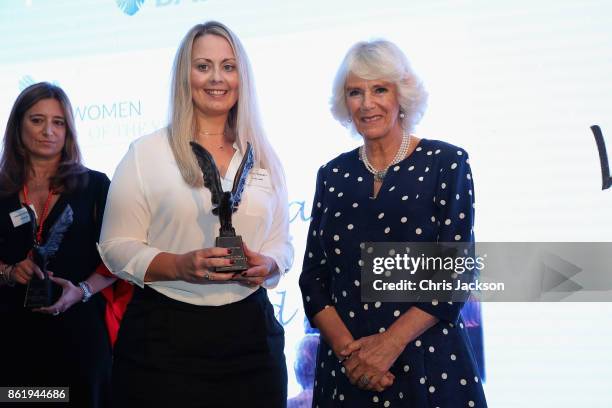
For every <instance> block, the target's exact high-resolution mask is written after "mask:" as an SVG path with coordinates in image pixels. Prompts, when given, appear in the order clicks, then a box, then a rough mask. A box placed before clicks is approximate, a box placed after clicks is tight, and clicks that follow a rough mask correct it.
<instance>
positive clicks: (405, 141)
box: [359, 134, 410, 182]
mask: <svg viewBox="0 0 612 408" xmlns="http://www.w3.org/2000/svg"><path fill="white" fill-rule="evenodd" d="M409 146H410V134H404V135H403V136H402V144H401V145H400V147H399V149H398V150H397V153H396V154H395V157H394V158H393V160H392V161H391V163H389V165H388V166H387V167H385V168H384V169H383V170H376V169H375V168H374V167H373V166H372V165H371V164H370V162H369V161H368V155H367V154H366V151H365V145H364V146H361V147H360V148H359V158H360V159H361V161H362V162H363V164H364V165H365V166H366V169H368V171H369V172H370V173H372V174H373V175H374V181H378V182H382V181H383V179H384V178H385V176H386V175H387V171H388V170H389V167H391V166H393V165H394V164H397V163H399V162H400V161H402V160H403V159H404V157H406V154H407V153H408V147H409Z"/></svg>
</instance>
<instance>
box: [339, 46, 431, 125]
mask: <svg viewBox="0 0 612 408" xmlns="http://www.w3.org/2000/svg"><path fill="white" fill-rule="evenodd" d="M350 73H353V74H355V75H357V76H358V77H360V78H364V79H367V80H374V79H378V80H385V81H389V82H392V83H393V84H395V85H396V87H397V94H398V102H399V105H400V112H401V113H403V114H404V118H403V119H400V120H401V124H402V127H403V128H404V129H405V130H406V131H407V132H411V131H412V130H413V129H414V127H415V126H416V124H417V123H419V121H420V120H421V118H422V117H423V115H424V114H425V109H426V108H427V96H428V94H427V91H426V90H425V87H424V85H423V82H422V81H421V79H420V78H419V77H418V76H417V75H416V73H415V72H414V71H413V69H412V67H411V65H410V62H409V61H408V58H406V55H404V53H403V52H402V50H400V49H399V48H398V47H397V45H395V44H393V43H392V42H390V41H387V40H373V41H361V42H358V43H357V44H355V45H353V46H352V47H351V48H350V49H349V50H348V52H347V53H346V56H345V57H344V59H343V60H342V63H341V64H340V67H339V68H338V71H337V73H336V77H335V79H334V83H333V88H332V97H331V100H330V105H331V112H332V115H333V116H334V118H335V119H336V120H337V121H339V122H340V123H342V125H343V126H347V127H348V126H352V129H353V130H355V128H354V125H351V121H350V118H351V115H350V113H349V111H348V109H347V107H346V93H345V85H346V79H347V77H348V76H349V74H350Z"/></svg>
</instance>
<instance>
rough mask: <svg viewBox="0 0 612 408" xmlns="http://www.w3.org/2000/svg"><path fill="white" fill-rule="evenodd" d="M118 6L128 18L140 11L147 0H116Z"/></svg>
mask: <svg viewBox="0 0 612 408" xmlns="http://www.w3.org/2000/svg"><path fill="white" fill-rule="evenodd" d="M115 1H116V2H117V6H118V7H119V8H120V9H121V11H123V12H124V13H125V14H127V15H128V16H133V15H134V14H136V13H137V12H138V10H140V8H141V7H142V4H143V3H144V2H145V0H115Z"/></svg>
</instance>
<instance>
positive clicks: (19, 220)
mask: <svg viewBox="0 0 612 408" xmlns="http://www.w3.org/2000/svg"><path fill="white" fill-rule="evenodd" d="M9 215H10V216H11V221H13V227H15V228H17V227H19V226H20V225H23V224H25V223H27V222H30V214H28V210H26V209H25V208H24V207H22V208H20V209H18V210H15V211H13V212H12V213H10V214H9Z"/></svg>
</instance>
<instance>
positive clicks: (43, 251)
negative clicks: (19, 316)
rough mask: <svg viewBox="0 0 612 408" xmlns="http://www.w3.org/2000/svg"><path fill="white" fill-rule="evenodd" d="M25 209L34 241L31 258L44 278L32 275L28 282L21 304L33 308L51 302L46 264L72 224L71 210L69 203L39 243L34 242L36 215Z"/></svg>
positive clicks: (27, 207)
mask: <svg viewBox="0 0 612 408" xmlns="http://www.w3.org/2000/svg"><path fill="white" fill-rule="evenodd" d="M26 210H28V214H29V215H30V220H31V224H32V241H34V245H33V246H32V257H33V259H32V260H33V261H34V263H35V264H36V265H37V266H38V267H39V268H40V270H41V271H42V273H43V276H44V279H39V278H37V277H36V276H33V277H32V279H31V280H30V282H29V283H28V288H27V290H26V296H25V300H24V302H23V306H24V307H27V308H30V309H34V308H39V307H46V306H49V305H50V304H51V280H50V279H49V274H48V273H47V265H48V263H49V259H50V258H51V257H52V256H53V255H55V253H56V252H57V250H58V249H59V247H60V244H61V243H62V240H63V239H64V234H65V233H66V231H67V230H68V228H69V227H70V225H72V220H73V212H72V208H71V207H70V205H67V206H66V208H64V211H63V212H62V214H61V215H60V217H59V218H58V219H57V221H56V222H55V224H53V226H52V227H51V229H50V230H49V236H48V238H47V242H45V244H44V245H40V244H39V243H37V242H36V222H34V220H36V217H35V215H34V211H33V210H32V209H31V208H30V207H29V206H26Z"/></svg>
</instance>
